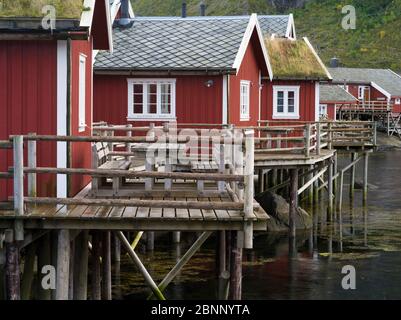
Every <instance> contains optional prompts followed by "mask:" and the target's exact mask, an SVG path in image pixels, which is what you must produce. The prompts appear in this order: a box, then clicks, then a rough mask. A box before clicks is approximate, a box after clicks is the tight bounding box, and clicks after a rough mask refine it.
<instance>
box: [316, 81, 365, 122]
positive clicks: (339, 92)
mask: <svg viewBox="0 0 401 320" xmlns="http://www.w3.org/2000/svg"><path fill="white" fill-rule="evenodd" d="M356 103H358V99H357V98H355V97H354V96H353V95H352V94H350V93H349V92H348V91H346V90H345V89H344V88H343V86H340V85H332V84H321V85H320V106H319V115H320V118H321V119H330V120H336V119H337V116H336V108H337V107H338V106H342V105H353V104H356Z"/></svg>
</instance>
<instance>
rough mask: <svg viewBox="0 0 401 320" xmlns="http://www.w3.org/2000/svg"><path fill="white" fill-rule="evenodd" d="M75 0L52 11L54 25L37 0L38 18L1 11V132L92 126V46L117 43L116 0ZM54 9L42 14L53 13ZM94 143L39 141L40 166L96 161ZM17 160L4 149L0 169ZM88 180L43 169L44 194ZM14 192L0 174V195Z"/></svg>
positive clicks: (74, 130)
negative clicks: (112, 18) (112, 7)
mask: <svg viewBox="0 0 401 320" xmlns="http://www.w3.org/2000/svg"><path fill="white" fill-rule="evenodd" d="M71 2H74V3H73V4H74V6H73V4H72V3H71ZM71 2H70V3H69V6H66V12H67V13H65V12H56V11H55V12H54V13H55V14H56V17H57V18H56V19H55V20H54V25H52V24H48V26H49V27H48V28H47V27H46V26H47V24H46V23H43V21H44V18H42V17H41V15H42V12H41V10H40V9H41V8H39V7H37V3H36V1H32V3H31V6H32V12H34V13H35V14H34V15H35V17H34V18H31V17H19V18H14V17H10V16H11V15H10V13H8V14H7V17H0V30H1V33H0V70H1V73H0V115H1V116H0V140H6V139H8V138H9V136H10V135H15V134H28V133H37V134H46V135H91V134H92V131H91V127H92V118H93V112H92V100H93V97H92V90H93V71H92V69H93V68H92V65H93V63H92V62H93V50H94V49H96V50H112V39H111V21H110V2H109V0H96V1H90V0H89V1H88V0H85V1H80V0H74V1H71ZM72 7H73V8H78V9H77V10H75V11H74V10H72V9H71V8H72ZM14 8H15V7H14ZM3 9H4V11H2V12H7V9H8V8H7V7H4V8H3ZM36 9H38V10H37V12H36V11H35V10H36ZM49 10H50V11H45V12H46V13H45V14H43V16H45V15H46V17H48V14H52V11H51V9H49ZM23 14H24V13H21V12H15V13H14V15H15V16H17V15H18V16H21V15H23ZM64 16H65V18H64ZM46 21H49V20H46ZM90 150H91V149H90V147H89V146H85V145H83V144H66V143H61V142H59V143H57V144H56V143H51V142H45V143H42V142H41V143H39V144H38V151H37V152H38V160H37V161H38V166H42V167H46V166H49V167H55V166H57V167H59V168H62V167H67V166H71V167H90V159H91V156H90ZM11 165H12V153H11V152H6V151H4V150H0V171H1V172H4V171H7V169H8V167H9V166H11ZM87 182H88V180H84V179H83V178H81V177H80V178H76V177H74V178H71V179H67V178H66V177H65V176H62V175H60V176H57V178H56V177H54V176H50V175H40V176H39V177H38V194H39V195H40V196H46V195H47V196H56V195H57V196H58V197H65V196H67V195H69V196H72V195H75V194H76V193H77V192H78V191H79V190H80V189H82V187H83V186H84V185H85V184H86V183H87ZM11 193H12V184H11V182H6V181H4V180H0V201H4V200H6V199H7V196H9V195H10V194H11Z"/></svg>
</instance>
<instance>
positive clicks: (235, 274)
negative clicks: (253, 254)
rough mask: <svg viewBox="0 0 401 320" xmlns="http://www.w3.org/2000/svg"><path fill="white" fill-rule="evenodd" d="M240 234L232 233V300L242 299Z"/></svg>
mask: <svg viewBox="0 0 401 320" xmlns="http://www.w3.org/2000/svg"><path fill="white" fill-rule="evenodd" d="M238 234H239V232H231V267H230V274H231V277H230V292H229V298H230V300H241V299H242V248H241V247H240V246H238Z"/></svg>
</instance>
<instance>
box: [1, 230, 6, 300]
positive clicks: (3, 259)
mask: <svg viewBox="0 0 401 320" xmlns="http://www.w3.org/2000/svg"><path fill="white" fill-rule="evenodd" d="M0 236H2V234H1V233H0ZM5 263H6V252H5V249H4V247H1V246H0V301H2V300H6V282H5V269H4V266H5Z"/></svg>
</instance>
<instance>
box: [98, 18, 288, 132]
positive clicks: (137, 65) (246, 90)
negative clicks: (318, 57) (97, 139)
mask: <svg viewBox="0 0 401 320" xmlns="http://www.w3.org/2000/svg"><path fill="white" fill-rule="evenodd" d="M120 16H121V17H122V18H126V19H125V21H124V23H121V21H116V23H115V24H114V35H113V38H114V41H115V42H114V49H115V50H114V53H113V54H109V53H103V52H101V53H99V54H98V55H97V57H96V62H95V79H94V119H95V121H106V122H108V123H110V124H125V123H127V122H128V123H132V124H134V125H141V124H142V123H143V122H150V121H151V122H161V121H177V122H179V123H213V124H225V123H232V124H236V125H241V126H247V125H256V124H257V121H258V120H259V119H260V108H261V100H262V96H261V85H262V79H271V78H272V77H273V73H272V70H271V66H270V62H269V57H268V54H267V52H266V47H265V45H264V42H263V39H264V36H265V35H266V34H270V35H271V34H276V35H277V36H280V37H286V36H289V37H293V36H295V30H294V26H293V19H292V16H291V15H289V16H259V17H258V16H257V15H256V14H254V15H252V16H237V17H205V16H201V17H185V18H182V17H137V18H134V19H131V20H129V19H127V18H129V15H128V13H122V14H121V15H120ZM261 26H262V27H263V29H262V28H261Z"/></svg>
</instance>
